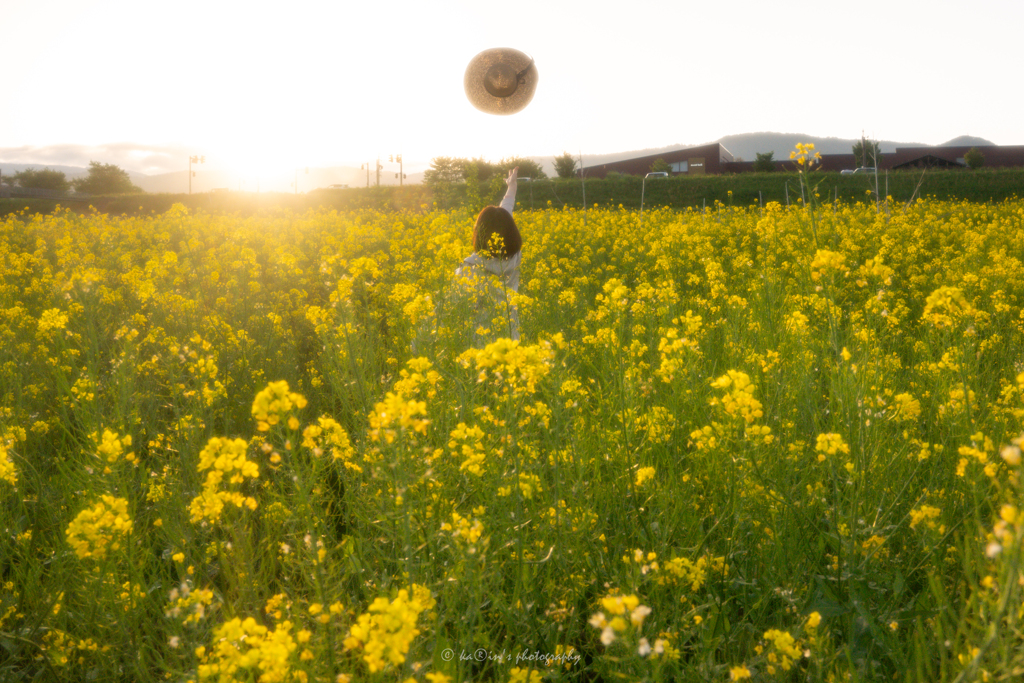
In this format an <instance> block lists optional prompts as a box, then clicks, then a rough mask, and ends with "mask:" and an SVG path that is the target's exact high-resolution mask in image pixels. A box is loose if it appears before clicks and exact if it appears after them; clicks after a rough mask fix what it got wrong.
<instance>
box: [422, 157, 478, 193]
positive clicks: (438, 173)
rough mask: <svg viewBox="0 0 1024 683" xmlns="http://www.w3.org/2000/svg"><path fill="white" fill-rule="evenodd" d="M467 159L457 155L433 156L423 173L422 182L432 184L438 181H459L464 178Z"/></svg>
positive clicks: (451, 182) (450, 182)
mask: <svg viewBox="0 0 1024 683" xmlns="http://www.w3.org/2000/svg"><path fill="white" fill-rule="evenodd" d="M468 163H469V160H468V159H459V158H457V157H434V158H433V159H431V160H430V168H428V169H427V170H426V171H424V173H423V183H424V184H425V185H430V186H434V185H437V184H438V183H449V184H452V185H454V184H455V183H461V182H463V181H464V180H465V179H466V164H468Z"/></svg>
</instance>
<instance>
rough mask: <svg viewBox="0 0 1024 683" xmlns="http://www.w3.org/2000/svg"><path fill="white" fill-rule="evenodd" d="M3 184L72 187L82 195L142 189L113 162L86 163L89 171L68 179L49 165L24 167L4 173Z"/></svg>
mask: <svg viewBox="0 0 1024 683" xmlns="http://www.w3.org/2000/svg"><path fill="white" fill-rule="evenodd" d="M3 183H4V184H5V185H9V186H11V187H22V188H26V189H28V188H32V189H37V190H52V191H54V192H67V191H68V190H71V189H74V191H75V192H78V193H81V194H141V193H143V192H144V190H143V189H142V188H141V187H139V186H138V185H135V184H134V183H132V180H131V178H130V177H129V176H128V172H127V171H125V170H123V169H121V168H120V167H118V166H115V165H114V164H101V163H100V162H98V161H90V162H89V172H88V173H87V174H86V175H85V176H83V177H81V178H75V179H74V180H68V178H67V176H66V175H65V174H64V172H63V171H57V170H54V169H51V168H41V169H40V168H27V169H25V170H24V171H19V172H18V173H15V174H13V175H9V176H4V178H3Z"/></svg>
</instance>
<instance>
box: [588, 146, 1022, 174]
mask: <svg viewBox="0 0 1024 683" xmlns="http://www.w3.org/2000/svg"><path fill="white" fill-rule="evenodd" d="M972 148H973V146H971V147H897V148H896V151H895V152H885V153H883V154H881V155H880V156H879V158H878V169H879V170H893V171H898V170H910V169H915V168H967V163H966V162H965V161H964V155H965V154H967V152H968V151H970V150H971V149H972ZM977 148H978V151H979V152H981V153H982V155H983V156H984V158H985V162H984V164H983V166H984V167H985V168H1008V167H1024V145H978V146H977ZM658 159H664V160H665V161H666V162H667V163H668V164H669V165H670V166H671V167H672V171H671V174H672V175H673V176H677V175H691V176H692V175H703V174H709V175H718V174H720V173H750V172H752V171H753V170H754V162H753V161H735V160H734V158H733V156H732V154H730V153H729V150H727V149H726V148H725V147H722V145H721V144H719V143H717V142H716V143H713V144H710V145H702V146H700V147H689V148H686V149H677V150H674V151H671V152H664V153H662V154H653V155H650V156H645V157H637V158H636V159H625V160H623V161H616V162H612V163H608V164H600V165H598V166H588V167H586V168H585V169H583V171H584V173H585V174H586V177H588V178H604V177H605V176H606V175H607V174H608V173H610V172H612V171H615V172H617V173H622V174H625V175H638V176H643V175H646V174H647V173H649V172H650V170H651V164H653V163H654V162H655V161H656V160H658ZM868 165H869V166H870V165H871V161H870V160H868ZM859 166H863V164H862V163H861V159H860V158H859V157H856V158H855V157H854V156H853V152H852V151H851V153H850V154H822V155H821V165H820V166H818V167H817V168H818V169H819V170H822V171H836V172H839V171H843V170H847V169H849V170H852V169H855V168H857V167H859ZM775 168H776V170H780V171H783V170H785V171H795V170H796V164H795V163H793V162H792V161H790V160H789V158H788V157H787V158H783V159H776V160H775Z"/></svg>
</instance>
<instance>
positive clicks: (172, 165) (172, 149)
mask: <svg viewBox="0 0 1024 683" xmlns="http://www.w3.org/2000/svg"><path fill="white" fill-rule="evenodd" d="M188 156H189V152H188V150H187V148H186V147H184V146H181V145H140V144H136V143H133V142H113V143H108V144H103V145H71V144H63V145H43V146H32V145H25V146H22V147H0V161H3V162H4V163H18V164H42V165H52V166H83V167H84V166H88V165H89V162H90V161H98V162H100V163H103V164H114V165H115V166H119V167H120V168H123V169H125V170H126V171H135V172H137V173H144V174H146V175H156V174H160V173H170V172H172V171H181V170H184V169H187V168H188Z"/></svg>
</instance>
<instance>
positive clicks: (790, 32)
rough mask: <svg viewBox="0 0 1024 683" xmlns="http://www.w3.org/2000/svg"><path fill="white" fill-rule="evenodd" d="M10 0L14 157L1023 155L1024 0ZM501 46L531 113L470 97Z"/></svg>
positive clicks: (414, 162) (2, 155)
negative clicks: (534, 74) (519, 75)
mask: <svg viewBox="0 0 1024 683" xmlns="http://www.w3.org/2000/svg"><path fill="white" fill-rule="evenodd" d="M0 7H2V12H0V14H2V16H3V23H4V26H5V28H6V29H7V30H5V31H4V51H3V52H4V54H5V55H6V56H7V57H8V59H6V60H5V63H4V85H3V91H4V103H3V106H0V161H20V162H25V163H30V162H36V163H49V164H61V163H68V164H74V165H85V162H84V161H82V160H81V159H80V158H77V157H76V158H72V157H74V153H75V152H76V151H77V153H79V156H81V153H82V149H81V147H79V146H85V147H87V148H89V150H88V153H89V158H95V159H96V160H98V161H104V162H107V161H109V162H111V163H120V164H121V165H122V167H125V168H130V169H131V170H136V171H140V172H143V173H160V172H167V171H172V170H183V169H184V168H185V167H187V162H188V159H187V155H188V154H203V155H205V156H206V158H207V162H208V163H209V164H212V165H214V166H217V167H221V168H228V169H240V168H246V169H250V170H262V169H266V170H267V171H270V170H278V171H279V170H280V169H282V168H285V169H290V168H295V167H303V166H330V165H358V164H360V163H364V162H368V161H371V160H373V159H376V158H377V156H378V155H383V157H385V158H386V157H387V155H389V154H397V153H402V154H403V155H404V158H405V159H406V161H407V162H408V163H407V168H406V170H407V172H408V171H410V170H411V171H415V170H422V168H423V167H425V166H426V165H427V164H429V161H430V159H431V158H432V157H434V156H441V155H445V156H483V157H485V158H488V159H491V160H495V161H496V160H498V159H499V158H500V157H503V156H513V155H517V156H531V155H537V156H540V155H553V154H559V153H561V152H562V151H563V150H569V151H572V152H573V153H579V152H582V153H583V155H584V157H586V155H587V154H588V153H589V154H597V153H606V152H616V151H627V150H635V149H643V148H649V147H660V146H665V145H672V144H680V145H689V144H700V143H703V142H708V141H713V140H716V139H718V138H719V137H722V136H724V135H729V134H735V133H746V132H755V131H778V132H798V133H807V134H809V135H820V136H835V137H849V138H853V137H859V136H860V134H861V131H862V130H864V131H866V132H867V133H868V135H869V136H871V137H874V138H876V139H886V140H898V141H913V142H923V143H931V144H937V143H940V142H944V141H945V140H948V139H950V138H953V137H956V136H958V135H965V134H970V135H977V136H981V137H984V138H987V139H989V140H991V141H993V142H995V143H996V144H1024V123H1022V121H1024V117H1022V115H1021V111H1022V105H1024V88H1022V87H1020V85H1019V84H1018V83H1017V76H1018V74H1017V72H1018V71H1019V69H1018V67H1019V66H1020V64H1021V56H1020V51H1019V47H1015V45H1017V44H1018V41H1019V34H1020V28H1021V26H1024V2H1022V0H973V1H972V2H969V3H965V2H963V1H962V0H860V1H859V2H842V3H838V2H835V3H832V2H830V3H822V2H818V1H812V0H776V1H775V2H765V1H764V0H757V1H753V0H717V1H716V2H703V3H699V4H698V3H694V2H688V1H686V0H670V1H660V0H631V1H630V2H624V1H623V0H615V1H612V2H610V1H607V0H590V1H588V2H577V1H575V0H573V1H568V0H515V1H514V2H498V1H491V2H487V1H481V0H433V1H432V2H424V1H423V0H390V1H380V2H369V1H367V2H352V1H351V0H329V1H324V0H289V1H287V2H284V1H279V2H260V1H258V0H251V1H249V2H244V3H243V2H225V1H223V0H177V1H176V2H173V3H155V2H139V0H91V1H89V2H82V1H81V0H32V1H30V2H24V1H22V2H19V1H18V0H0ZM492 47H513V48H516V49H518V50H521V51H522V52H525V53H527V54H529V55H531V56H533V57H534V59H535V61H536V65H537V68H538V72H539V82H538V86H537V90H536V95H535V97H534V99H533V102H532V103H531V104H530V105H529V106H528V107H527V108H526V109H525V110H524V111H522V112H520V113H519V114H516V115H513V116H492V115H487V114H483V113H481V112H478V111H477V110H476V109H474V108H473V107H472V106H471V105H470V104H469V102H468V100H467V99H466V97H465V94H464V93H463V86H462V79H463V74H464V72H465V69H466V66H467V65H468V63H469V61H470V60H471V59H472V57H473V56H474V55H476V54H477V53H478V52H480V51H482V50H485V49H488V48H492ZM25 148H28V149H25ZM104 151H110V154H111V155H112V156H116V155H119V156H116V159H115V158H111V159H105V158H99V157H98V156H97V155H99V154H102V153H104ZM115 151H116V155H115ZM15 157H17V158H15ZM62 159H64V160H63V161H62Z"/></svg>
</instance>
